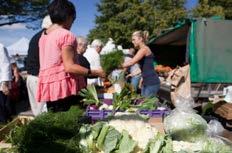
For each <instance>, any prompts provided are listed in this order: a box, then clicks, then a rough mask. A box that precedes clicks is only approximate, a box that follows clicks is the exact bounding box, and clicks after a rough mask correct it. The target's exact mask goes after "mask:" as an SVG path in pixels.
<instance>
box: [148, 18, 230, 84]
mask: <svg viewBox="0 0 232 153" xmlns="http://www.w3.org/2000/svg"><path fill="white" fill-rule="evenodd" d="M149 46H150V48H151V49H152V51H153V52H154V54H155V56H156V60H157V62H158V63H159V64H162V65H169V66H171V67H176V66H177V65H179V66H183V65H185V64H186V63H189V64H190V73H191V82H199V83H232V68H231V65H232V21H230V20H220V19H204V18H203V19H196V20H189V19H188V20H185V21H184V22H181V23H179V24H178V25H176V26H175V27H173V28H171V29H169V30H167V31H165V32H164V33H162V34H161V35H159V36H154V37H152V38H151V39H150V41H149Z"/></svg>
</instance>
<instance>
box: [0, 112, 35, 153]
mask: <svg viewBox="0 0 232 153" xmlns="http://www.w3.org/2000/svg"><path fill="white" fill-rule="evenodd" d="M33 119H34V117H33V116H18V117H16V118H15V119H14V120H12V121H11V122H10V123H8V124H6V125H5V126H3V127H2V128H1V129H0V149H1V148H10V147H11V144H9V143H6V142H5V141H4V140H5V138H6V136H8V135H9V133H10V131H11V130H12V129H13V128H15V126H20V125H24V124H27V123H29V122H30V121H31V120H33Z"/></svg>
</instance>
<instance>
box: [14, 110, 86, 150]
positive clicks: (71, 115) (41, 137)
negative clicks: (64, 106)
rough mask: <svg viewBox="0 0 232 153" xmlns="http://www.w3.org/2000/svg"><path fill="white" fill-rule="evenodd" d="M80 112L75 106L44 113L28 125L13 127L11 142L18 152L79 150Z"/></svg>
mask: <svg viewBox="0 0 232 153" xmlns="http://www.w3.org/2000/svg"><path fill="white" fill-rule="evenodd" d="M82 113H83V111H82V110H80V109H78V108H77V107H72V108H70V110H69V111H67V112H59V113H52V112H48V113H44V114H42V115H40V116H38V117H36V118H35V119H34V120H32V121H31V122H30V123H29V124H28V125H25V126H22V127H17V128H16V129H14V130H13V131H12V133H11V143H12V144H13V145H14V146H16V148H17V150H18V152H20V153H51V152H53V153H75V152H79V147H78V142H79V141H78V134H79V130H78V129H79V127H80V126H79V123H78V122H77V120H78V118H79V117H80V116H81V115H82Z"/></svg>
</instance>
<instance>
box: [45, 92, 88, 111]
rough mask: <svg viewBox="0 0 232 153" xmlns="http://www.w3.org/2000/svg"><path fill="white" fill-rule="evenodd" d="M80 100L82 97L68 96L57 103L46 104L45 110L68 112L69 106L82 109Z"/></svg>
mask: <svg viewBox="0 0 232 153" xmlns="http://www.w3.org/2000/svg"><path fill="white" fill-rule="evenodd" d="M81 99H82V97H80V96H69V97H66V98H64V99H59V100H57V101H50V102H47V108H48V110H50V111H52V112H61V111H68V110H69V109H70V107H71V106H79V107H80V108H84V106H83V105H82V103H81V102H80V101H81Z"/></svg>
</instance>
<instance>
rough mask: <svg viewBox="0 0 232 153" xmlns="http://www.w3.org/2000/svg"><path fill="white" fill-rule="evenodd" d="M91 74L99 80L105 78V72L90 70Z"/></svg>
mask: <svg viewBox="0 0 232 153" xmlns="http://www.w3.org/2000/svg"><path fill="white" fill-rule="evenodd" d="M91 74H92V75H93V76H98V77H101V78H105V77H106V74H105V72H104V71H103V70H102V69H97V70H91Z"/></svg>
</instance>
